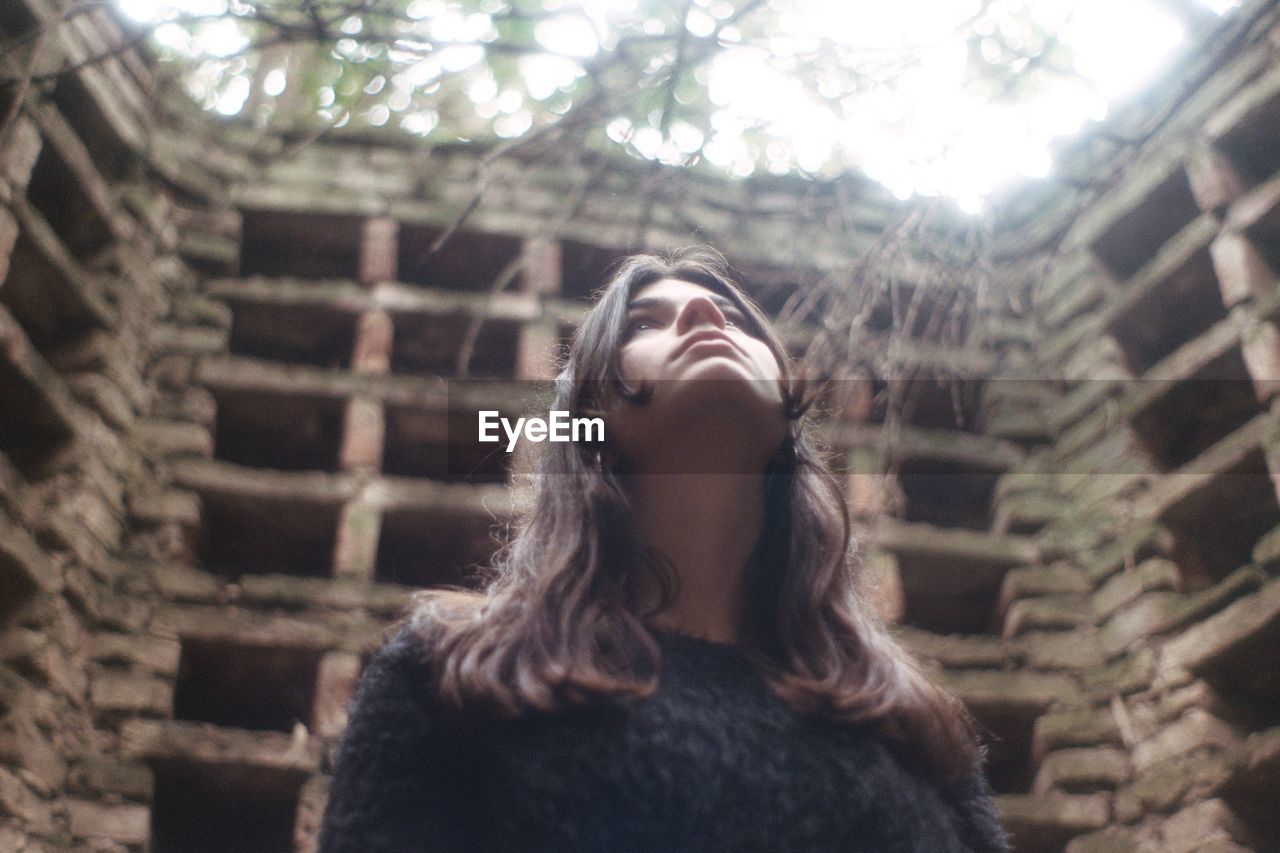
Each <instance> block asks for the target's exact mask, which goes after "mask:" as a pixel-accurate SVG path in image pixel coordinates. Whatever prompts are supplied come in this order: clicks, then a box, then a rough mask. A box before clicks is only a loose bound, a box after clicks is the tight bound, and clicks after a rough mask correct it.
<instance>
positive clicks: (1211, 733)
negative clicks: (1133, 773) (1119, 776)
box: [1133, 708, 1240, 772]
mask: <svg viewBox="0 0 1280 853" xmlns="http://www.w3.org/2000/svg"><path fill="white" fill-rule="evenodd" d="M1239 742H1240V736H1239V734H1238V733H1237V731H1236V729H1235V728H1234V727H1233V726H1231V725H1229V724H1228V723H1225V722H1223V721H1222V720H1220V719H1218V718H1217V717H1214V716H1213V715H1211V714H1209V713H1207V712H1205V711H1202V710H1200V709H1199V708H1193V709H1192V710H1190V711H1188V712H1187V713H1186V714H1184V715H1183V716H1182V717H1181V718H1180V719H1178V720H1177V721H1176V722H1174V723H1173V724H1171V725H1169V726H1167V727H1166V728H1164V729H1161V730H1160V731H1159V732H1158V733H1156V734H1155V735H1154V736H1153V737H1150V738H1148V739H1147V740H1144V741H1143V742H1142V743H1139V744H1138V745H1136V746H1135V747H1134V748H1133V766H1134V769H1135V770H1137V771H1139V772H1142V771H1145V770H1147V769H1148V768H1150V767H1153V766H1154V765H1156V764H1159V763H1160V762H1162V761H1168V760H1169V759H1171V758H1176V757H1177V756H1179V755H1184V754H1186V753H1188V752H1191V751H1192V750H1196V749H1201V748H1205V747H1209V748H1215V749H1227V748H1230V747H1234V746H1236V745H1237V744H1238V743H1239Z"/></svg>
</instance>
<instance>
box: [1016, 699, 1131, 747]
mask: <svg viewBox="0 0 1280 853" xmlns="http://www.w3.org/2000/svg"><path fill="white" fill-rule="evenodd" d="M1121 744H1122V741H1121V738H1120V727H1119V725H1118V724H1117V723H1116V719H1115V716H1114V715H1113V714H1112V712H1111V709H1110V708H1109V707H1106V706H1103V707H1100V708H1071V709H1067V710H1062V711H1054V712H1050V713H1048V714H1045V715H1044V716H1042V717H1040V718H1039V719H1037V720H1036V722H1035V728H1034V730H1033V734H1032V752H1033V754H1034V755H1035V756H1036V758H1037V759H1038V760H1042V759H1043V757H1044V756H1045V755H1046V754H1048V753H1050V752H1052V751H1053V750H1057V749H1063V748H1066V747H1072V746H1102V745H1111V746H1120V745H1121Z"/></svg>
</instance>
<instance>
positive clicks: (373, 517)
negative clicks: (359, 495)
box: [333, 501, 382, 580]
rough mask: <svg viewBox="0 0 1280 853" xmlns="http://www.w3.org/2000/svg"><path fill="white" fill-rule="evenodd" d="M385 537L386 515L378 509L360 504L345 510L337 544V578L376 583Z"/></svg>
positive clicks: (335, 553)
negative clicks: (376, 571) (378, 561)
mask: <svg viewBox="0 0 1280 853" xmlns="http://www.w3.org/2000/svg"><path fill="white" fill-rule="evenodd" d="M381 533H382V512H381V510H380V509H379V508H378V507H377V506H375V505H373V504H370V503H361V502H359V501H353V502H351V503H348V504H346V505H345V506H343V508H342V512H341V514H340V515H339V516H338V530H337V537H336V542H335V544H334V558H333V574H334V576H335V577H345V578H359V579H361V580H372V579H373V574H374V570H375V568H376V563H377V556H378V537H379V536H380V535H381Z"/></svg>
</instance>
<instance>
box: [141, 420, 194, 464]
mask: <svg viewBox="0 0 1280 853" xmlns="http://www.w3.org/2000/svg"><path fill="white" fill-rule="evenodd" d="M134 436H135V437H136V438H137V440H138V441H139V442H140V443H141V444H142V446H143V447H145V448H146V450H147V452H148V453H149V454H151V455H152V456H154V457H156V458H169V457H183V456H200V457H205V458H208V457H211V456H213V436H212V435H211V434H210V433H209V430H208V429H206V428H204V427H203V426H200V425H199V424H192V423H184V422H183V421H163V420H142V421H139V422H138V425H137V427H136V428H135V429H134Z"/></svg>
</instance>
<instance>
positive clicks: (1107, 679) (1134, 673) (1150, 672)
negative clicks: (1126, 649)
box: [1080, 648, 1156, 699]
mask: <svg viewBox="0 0 1280 853" xmlns="http://www.w3.org/2000/svg"><path fill="white" fill-rule="evenodd" d="M1155 677H1156V655H1155V652H1154V651H1152V650H1151V649H1149V648H1144V649H1138V650H1137V651H1135V652H1133V653H1131V654H1129V655H1125V656H1124V657H1121V658H1119V659H1118V660H1116V661H1113V662H1112V663H1110V664H1108V665H1106V666H1103V667H1097V668H1092V669H1088V670H1086V671H1085V672H1084V673H1083V674H1082V675H1081V679H1080V681H1081V683H1082V685H1083V686H1084V689H1085V695H1086V696H1088V697H1090V698H1093V699H1105V698H1107V697H1110V696H1125V695H1128V694H1130V693H1134V692H1136V691H1138V690H1144V689H1146V688H1148V687H1150V686H1151V684H1152V682H1153V681H1154V680H1155Z"/></svg>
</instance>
